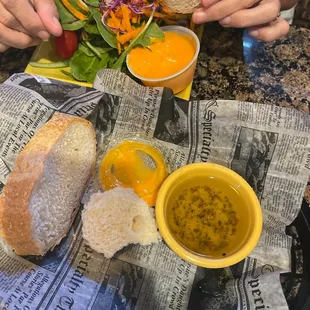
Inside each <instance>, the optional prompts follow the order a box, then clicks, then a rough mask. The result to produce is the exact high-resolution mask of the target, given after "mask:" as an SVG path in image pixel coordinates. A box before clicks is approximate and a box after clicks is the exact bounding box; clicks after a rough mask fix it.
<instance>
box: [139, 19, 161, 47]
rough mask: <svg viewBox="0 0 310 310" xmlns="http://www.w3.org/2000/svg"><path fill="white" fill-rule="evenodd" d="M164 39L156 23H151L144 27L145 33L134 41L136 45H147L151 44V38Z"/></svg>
mask: <svg viewBox="0 0 310 310" xmlns="http://www.w3.org/2000/svg"><path fill="white" fill-rule="evenodd" d="M152 38H156V39H164V38H165V34H164V33H163V31H162V30H161V29H160V28H159V26H158V25H157V24H156V23H151V24H150V26H149V27H148V28H147V29H146V31H145V34H144V35H143V36H142V38H140V40H139V41H138V42H137V43H136V45H135V47H136V46H139V45H140V46H142V47H148V46H150V45H151V39H152Z"/></svg>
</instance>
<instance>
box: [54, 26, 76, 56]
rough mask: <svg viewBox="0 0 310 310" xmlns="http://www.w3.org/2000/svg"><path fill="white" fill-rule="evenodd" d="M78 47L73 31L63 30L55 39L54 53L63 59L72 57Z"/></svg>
mask: <svg viewBox="0 0 310 310" xmlns="http://www.w3.org/2000/svg"><path fill="white" fill-rule="evenodd" d="M78 45H79V41H78V37H77V34H76V33H75V32H74V31H67V30H64V31H63V33H62V35H61V36H60V37H58V38H56V39H55V47H56V52H57V54H58V55H59V56H60V57H61V58H64V59H68V58H70V57H72V56H73V54H74V53H75V51H76V50H77V48H78Z"/></svg>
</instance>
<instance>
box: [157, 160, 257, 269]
mask: <svg viewBox="0 0 310 310" xmlns="http://www.w3.org/2000/svg"><path fill="white" fill-rule="evenodd" d="M206 180H208V185H209V186H210V184H214V186H215V188H220V189H221V190H222V191H223V192H224V193H226V190H227V193H228V192H229V191H232V190H233V191H235V192H236V193H237V194H236V197H237V198H236V197H235V198H234V199H237V200H236V201H235V205H236V206H237V207H236V211H237V215H238V219H239V220H238V223H237V229H236V236H235V237H234V241H233V242H231V243H230V244H229V245H228V246H227V247H226V248H225V249H223V252H225V256H219V255H214V256H211V255H208V256H207V255H202V254H199V253H195V252H193V251H191V250H189V249H188V248H186V247H185V246H184V245H182V244H181V242H180V241H179V240H177V238H176V237H175V236H174V235H173V233H172V231H171V229H170V227H169V223H168V219H167V216H168V214H169V212H171V208H172V201H173V200H174V199H176V197H178V196H179V195H180V194H181V193H182V191H184V189H185V188H188V187H190V186H192V185H197V184H200V185H204V181H206ZM219 185H220V186H219ZM227 195H228V194H227ZM156 221H157V224H158V227H159V231H160V233H161V235H162V237H163V239H164V240H165V242H166V243H167V245H168V246H169V247H170V248H171V249H172V250H173V251H174V252H175V253H176V254H178V255H179V256H180V257H182V258H183V259H184V260H186V261H188V262H190V263H191V264H194V265H197V266H201V267H205V268H224V267H227V266H232V265H234V264H236V263H238V262H240V261H241V260H243V259H244V258H245V257H247V256H248V255H249V254H250V253H251V252H252V250H253V249H254V248H255V246H256V245H257V243H258V241H259V238H260V236H261V231H262V222H263V221H262V210H261V206H260V203H259V201H258V199H257V197H256V195H255V193H254V191H253V190H252V188H251V187H250V186H249V184H248V183H247V182H246V181H245V180H244V179H243V178H242V177H241V176H239V175H238V174H237V173H235V172H234V171H232V170H230V169H228V168H226V167H224V166H221V165H217V164H212V163H195V164H190V165H187V166H184V167H182V168H180V169H178V170H176V171H175V172H173V173H172V174H171V175H170V176H169V177H168V178H167V179H166V180H165V182H164V183H163V185H162V187H161V189H160V191H159V193H158V198H157V201H156Z"/></svg>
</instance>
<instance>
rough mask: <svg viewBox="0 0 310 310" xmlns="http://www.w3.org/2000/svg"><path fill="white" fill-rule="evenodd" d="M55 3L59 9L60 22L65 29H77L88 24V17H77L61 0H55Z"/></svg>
mask: <svg viewBox="0 0 310 310" xmlns="http://www.w3.org/2000/svg"><path fill="white" fill-rule="evenodd" d="M55 4H56V6H57V9H58V14H59V20H60V23H61V25H62V28H63V29H64V30H69V31H76V30H79V29H82V28H83V27H84V26H85V25H86V23H87V19H85V20H79V19H77V18H76V17H75V16H73V15H72V14H71V13H70V12H69V11H68V10H67V9H66V7H65V6H64V5H63V4H62V2H61V1H60V0H55Z"/></svg>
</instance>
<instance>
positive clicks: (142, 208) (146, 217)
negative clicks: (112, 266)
mask: <svg viewBox="0 0 310 310" xmlns="http://www.w3.org/2000/svg"><path fill="white" fill-rule="evenodd" d="M82 221H83V226H82V231H83V238H84V239H85V240H86V241H87V242H88V243H89V245H90V247H91V248H92V249H94V250H95V251H96V252H98V253H103V254H104V256H105V257H106V258H111V257H112V256H113V255H114V254H115V253H116V252H117V251H118V250H120V249H122V248H123V247H125V246H126V245H128V244H130V243H139V244H141V245H149V244H151V243H157V242H158V241H159V240H160V239H161V238H160V235H159V233H158V231H157V225H156V221H155V218H154V210H153V209H152V208H150V207H149V206H148V205H147V204H146V202H145V201H144V200H142V199H140V198H139V197H138V196H137V195H136V194H135V192H134V190H133V189H129V188H127V189H125V188H121V187H116V188H114V189H112V190H109V191H106V192H104V193H102V192H99V193H96V194H93V195H92V196H91V198H90V200H89V202H88V203H87V204H86V205H85V207H84V210H83V213H82Z"/></svg>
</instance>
